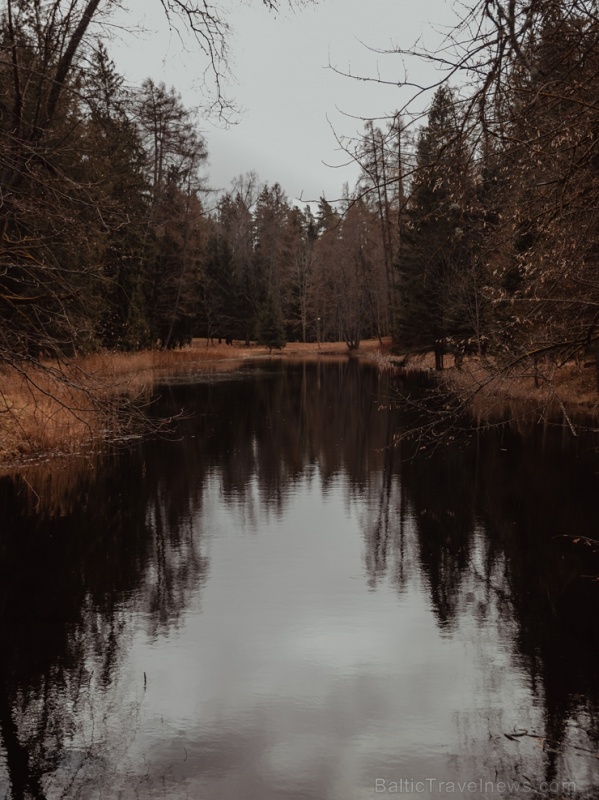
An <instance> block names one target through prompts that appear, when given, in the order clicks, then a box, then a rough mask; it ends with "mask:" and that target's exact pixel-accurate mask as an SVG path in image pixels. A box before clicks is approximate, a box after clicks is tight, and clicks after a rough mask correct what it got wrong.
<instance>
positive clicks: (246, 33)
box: [110, 0, 454, 203]
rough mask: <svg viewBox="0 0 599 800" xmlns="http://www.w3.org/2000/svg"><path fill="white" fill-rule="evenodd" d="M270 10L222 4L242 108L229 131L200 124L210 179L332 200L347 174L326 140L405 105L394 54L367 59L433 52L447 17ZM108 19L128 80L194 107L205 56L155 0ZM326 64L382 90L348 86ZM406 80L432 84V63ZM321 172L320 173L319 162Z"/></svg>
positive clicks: (358, 1)
mask: <svg viewBox="0 0 599 800" xmlns="http://www.w3.org/2000/svg"><path fill="white" fill-rule="evenodd" d="M284 3H285V0H281V4H282V9H281V11H280V12H279V13H277V14H273V13H272V12H269V11H267V10H266V9H265V8H264V6H263V5H262V3H261V2H260V0H252V2H250V1H249V0H248V1H247V2H242V0H223V2H222V3H221V4H219V7H223V8H224V9H225V12H226V14H227V19H228V22H229V25H230V26H231V28H232V34H231V36H230V38H229V46H230V54H231V58H230V61H231V70H232V73H233V75H234V78H235V81H234V82H231V83H230V84H229V85H228V86H226V87H225V89H226V93H227V94H228V96H230V97H231V98H232V99H233V100H234V101H235V102H236V103H237V105H238V106H239V107H240V108H241V109H242V110H241V113H240V114H239V115H237V120H238V121H237V124H235V125H232V126H229V127H228V128H226V127H224V126H222V125H220V126H219V125H218V124H216V122H215V121H210V120H208V119H207V118H206V117H204V118H202V120H201V128H202V131H203V133H204V135H205V137H206V139H207V143H208V151H209V159H210V163H209V166H208V176H209V180H210V184H211V185H212V186H213V187H215V188H229V187H230V184H231V181H232V180H233V179H234V178H235V177H236V176H238V175H239V174H241V173H244V172H247V171H250V170H255V171H256V172H257V173H258V175H259V177H260V178H261V180H262V181H265V182H268V183H269V184H272V183H274V182H275V181H278V182H279V183H280V184H281V186H282V187H283V190H284V191H285V192H286V194H287V195H288V196H289V198H290V199H291V200H292V202H297V203H301V202H302V201H303V202H307V201H314V200H318V198H319V197H320V196H321V195H322V194H325V195H326V197H327V198H328V199H330V200H334V199H336V198H338V197H339V196H340V194H341V188H342V186H343V183H344V182H346V181H347V182H348V183H349V185H350V188H351V187H352V186H353V184H354V183H355V181H356V178H357V174H358V173H357V169H356V167H355V166H350V167H342V166H340V165H343V164H344V163H346V161H347V157H346V156H345V155H344V153H343V152H341V151H340V150H339V146H338V144H337V142H336V138H335V137H336V135H337V136H341V137H347V136H354V135H356V134H358V133H359V132H360V130H361V129H362V126H363V122H362V121H361V119H360V118H362V117H384V116H385V115H389V114H392V113H393V112H394V110H395V109H396V108H398V107H399V106H400V105H401V104H402V103H403V102H404V101H405V99H406V94H405V91H406V90H402V89H399V88H398V87H397V85H393V83H394V82H396V81H399V80H402V77H403V75H404V65H403V64H402V59H401V57H400V56H398V55H396V54H390V55H389V54H380V53H374V52H372V50H369V48H375V49H378V50H388V49H393V48H394V47H397V46H400V47H408V46H409V45H410V44H412V43H413V42H414V41H415V40H416V39H417V38H419V37H424V41H425V42H426V43H428V44H429V45H433V44H434V43H435V42H436V41H438V40H439V39H440V37H441V35H442V31H443V30H444V29H445V28H446V26H448V25H450V24H451V23H452V21H453V20H454V13H453V11H452V9H451V5H450V4H449V3H446V2H443V0H418V1H417V2H414V0H368V2H365V0H320V2H318V3H317V4H316V5H313V6H308V7H305V8H301V9H297V10H296V11H295V12H292V11H289V9H288V8H287V7H286V6H285V5H284ZM124 5H125V6H126V11H125V9H124V10H123V11H122V12H119V14H118V16H116V17H113V22H114V23H115V24H116V25H122V26H123V29H122V30H120V29H119V28H116V27H115V28H114V32H115V35H114V38H113V41H112V44H111V46H110V52H111V54H112V56H113V58H114V59H115V61H116V63H117V66H118V68H119V70H120V71H121V72H122V73H123V74H125V76H126V77H127V80H128V81H129V82H130V83H133V84H135V83H141V81H142V80H143V79H144V78H146V77H152V78H153V79H154V81H155V82H160V81H164V82H165V83H166V84H167V86H175V87H176V89H177V90H178V91H179V92H180V93H181V95H182V97H183V100H184V103H185V104H186V105H187V106H193V107H196V106H202V105H205V104H206V102H207V99H208V98H207V91H206V89H205V87H204V86H203V80H202V76H203V73H204V71H205V68H206V59H205V57H204V56H203V55H202V54H201V53H200V52H199V51H198V48H197V45H196V46H195V47H194V43H193V41H192V40H191V39H186V40H184V41H183V42H182V40H181V37H180V36H179V35H177V33H176V32H173V31H170V30H169V27H168V25H167V24H165V21H164V15H163V13H162V10H161V6H160V2H159V0H125V2H124ZM329 65H333V66H334V67H337V68H338V69H339V70H341V71H346V72H352V73H353V74H355V75H360V76H365V77H373V78H376V76H377V75H379V76H380V77H381V78H383V79H384V80H387V81H390V82H391V83H392V85H386V86H385V85H380V84H377V83H373V82H361V81H356V80H351V79H350V78H346V77H343V76H341V75H338V74H336V73H335V72H334V71H333V70H332V69H330V68H329ZM408 69H409V77H410V79H411V80H413V81H416V82H431V81H432V80H435V77H437V78H438V77H439V76H438V75H437V76H435V74H434V73H432V72H431V69H430V67H429V68H427V67H425V66H424V65H419V64H416V63H412V64H410V65H408ZM327 165H330V166H327Z"/></svg>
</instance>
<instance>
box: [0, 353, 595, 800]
mask: <svg viewBox="0 0 599 800" xmlns="http://www.w3.org/2000/svg"><path fill="white" fill-rule="evenodd" d="M388 394H389V387H388V385H387V384H386V383H385V382H384V381H383V379H381V378H380V377H379V375H378V374H377V373H376V371H374V370H372V369H369V368H366V367H360V366H359V365H357V364H356V363H355V362H353V361H350V362H343V363H338V364H329V365H316V364H294V365H291V364H285V363H280V362H275V363H274V364H273V365H272V366H270V367H269V366H267V367H265V366H264V365H262V366H260V367H254V368H247V369H246V371H245V372H244V374H243V375H242V376H240V377H239V376H238V377H235V378H224V377H221V378H220V379H219V380H216V379H215V380H214V381H212V382H208V383H204V384H197V385H178V386H175V385H173V386H170V387H165V388H164V390H163V398H162V400H161V404H162V405H161V410H162V411H163V410H165V409H169V410H171V411H176V410H179V409H188V410H191V411H192V412H193V416H188V417H186V418H183V419H181V420H180V422H179V423H178V426H177V431H176V432H175V433H174V434H173V436H172V437H171V438H170V440H168V441H165V440H164V439H162V440H156V441H149V442H145V443H140V444H139V445H138V446H137V447H136V448H135V449H133V450H131V451H129V452H124V453H121V454H118V455H114V456H112V457H106V458H104V459H103V460H92V461H89V462H86V463H81V462H78V463H73V462H66V461H65V462H59V463H57V464H54V465H53V466H52V468H51V469H47V468H44V467H37V468H35V469H30V470H28V471H27V472H26V473H24V474H23V475H22V476H20V477H16V478H12V479H11V478H3V479H1V480H0V525H1V536H0V643H1V646H2V656H1V662H0V797H8V798H48V799H50V798H52V800H54V798H85V799H86V800H87V799H88V798H94V799H95V798H98V800H99V798H126V799H128V798H154V797H156V798H164V797H166V798H177V799H179V798H206V799H207V800H274V799H275V798H277V800H278V799H279V798H280V799H281V800H300V798H302V799H305V800H363V798H370V797H375V796H377V795H378V796H386V795H387V794H389V793H397V794H400V793H401V794H402V795H403V796H406V797H425V798H431V797H444V796H458V797H460V796H466V797H499V796H503V797H519V796H521V795H525V794H528V795H529V796H532V797H538V796H552V797H569V796H574V797H579V798H582V797H596V796H599V788H598V787H599V760H598V755H599V725H598V719H599V718H598V715H597V712H598V708H599V705H598V700H599V697H598V694H599V693H598V688H599V685H598V681H597V659H598V656H597V652H598V651H599V648H597V644H598V639H599V635H598V631H597V619H598V615H597V611H598V610H599V602H598V595H599V588H598V587H599V584H597V583H594V582H593V581H592V580H591V579H590V578H588V577H584V576H587V575H594V574H596V573H599V564H597V562H596V561H594V555H593V548H592V547H589V546H586V545H585V540H584V539H582V538H581V539H580V540H579V541H577V542H574V541H573V540H572V538H566V537H567V536H569V537H571V536H576V537H584V536H587V537H590V538H599V537H598V534H599V524H598V523H599V505H598V502H597V501H598V497H599V494H598V491H597V489H598V484H599V476H598V471H599V458H598V457H597V455H596V453H595V451H594V450H593V448H592V446H591V443H589V442H586V441H584V440H580V439H579V440H576V441H572V440H571V439H567V438H566V436H565V434H564V433H563V432H562V431H561V430H559V429H556V430H552V429H542V428H539V427H537V428H535V429H534V430H532V431H528V432H524V431H520V432H518V431H516V430H503V431H491V432H490V433H488V434H486V435H481V436H475V437H473V438H472V440H471V441H469V442H467V443H460V444H458V443H455V444H453V445H452V446H442V447H439V448H438V449H437V450H436V451H435V452H434V453H432V455H427V454H423V453H421V452H419V451H418V445H417V444H405V443H403V444H401V445H400V446H397V447H389V446H388V445H389V444H390V443H391V442H392V441H393V439H394V436H395V435H396V434H397V433H398V432H399V431H400V430H401V428H402V426H405V425H406V424H407V423H408V421H407V420H406V419H405V418H402V415H401V414H397V413H396V412H393V413H390V412H389V411H387V410H385V408H384V407H381V406H382V405H383V404H384V401H385V400H386V398H387V396H388ZM157 412H158V409H157ZM469 782H472V783H469ZM516 782H519V785H518V786H517V785H516ZM546 783H547V784H549V785H545V784H546Z"/></svg>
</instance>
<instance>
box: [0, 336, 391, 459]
mask: <svg viewBox="0 0 599 800" xmlns="http://www.w3.org/2000/svg"><path fill="white" fill-rule="evenodd" d="M389 345H390V343H389V341H387V342H386V347H387V349H388V347H389ZM380 351H381V348H380V344H379V342H378V341H367V342H364V343H363V344H362V346H361V348H360V351H359V355H360V356H366V357H370V358H372V357H376V355H377V354H378V353H380ZM347 353H348V350H347V346H346V345H345V344H344V343H343V342H334V343H326V344H322V345H320V347H319V346H318V345H317V344H301V343H294V344H289V345H287V347H286V348H285V349H284V350H282V351H273V353H270V352H269V350H268V348H266V347H259V346H256V345H252V346H251V347H245V346H244V345H241V344H236V345H233V346H230V345H226V344H220V345H219V344H217V343H216V344H214V345H213V344H210V345H207V343H206V340H205V339H195V340H194V341H193V343H192V344H191V345H190V346H189V347H186V348H182V349H180V350H172V351H156V350H146V351H141V352H139V353H118V352H107V351H105V352H101V353H96V354H93V355H89V356H85V357H82V358H78V359H75V360H73V361H70V362H61V363H59V362H56V361H46V362H44V363H42V364H41V365H39V366H34V365H30V366H27V367H23V368H22V369H21V370H16V369H10V370H8V369H5V370H3V371H2V370H0V464H4V465H7V464H8V465H11V464H14V463H16V462H22V461H25V460H27V459H32V458H39V457H40V456H41V455H44V454H61V453H75V452H79V451H81V450H82V449H89V446H90V445H93V444H96V443H99V442H103V441H105V440H106V439H109V438H114V437H116V436H118V433H119V430H120V425H121V421H122V420H121V419H120V417H119V411H120V406H121V403H120V400H119V398H123V397H127V398H129V399H131V398H134V399H135V398H143V397H144V396H147V394H148V393H149V391H150V390H151V388H152V386H153V385H154V384H155V383H156V381H158V380H164V379H165V378H167V377H169V376H176V375H181V374H188V373H202V372H213V371H218V372H223V371H230V370H235V369H236V368H237V367H238V366H239V363H240V362H241V361H244V360H247V359H254V358H265V357H269V358H273V357H274V358H277V357H283V358H290V357H298V358H310V357H314V358H320V357H323V356H337V357H340V356H344V357H345V356H346V355H347Z"/></svg>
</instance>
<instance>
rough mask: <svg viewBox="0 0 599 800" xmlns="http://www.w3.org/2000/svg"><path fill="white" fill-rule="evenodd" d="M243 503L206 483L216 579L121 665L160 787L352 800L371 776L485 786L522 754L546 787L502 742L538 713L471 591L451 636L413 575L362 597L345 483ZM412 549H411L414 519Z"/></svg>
mask: <svg viewBox="0 0 599 800" xmlns="http://www.w3.org/2000/svg"><path fill="white" fill-rule="evenodd" d="M395 480H398V479H397V478H396V479H395ZM256 492H257V489H256V487H255V486H254V487H253V492H252V494H253V495H255V493H256ZM247 505H248V506H249V505H252V501H251V499H249V498H248V500H247ZM253 506H254V515H255V516H254V518H253V521H252V522H249V521H248V515H247V514H244V513H243V510H242V508H241V507H239V506H236V505H235V504H232V505H226V504H224V503H222V502H221V501H220V487H219V484H218V480H217V476H216V475H213V476H212V478H211V480H210V481H209V482H208V483H207V486H206V502H205V506H204V514H203V518H202V521H201V528H202V530H203V531H204V532H205V534H204V535H205V536H206V541H207V549H206V552H207V555H208V557H209V562H210V575H209V579H208V580H207V582H206V584H205V585H204V587H203V589H202V591H201V595H200V594H197V595H196V597H195V599H194V602H193V603H192V604H191V607H190V608H189V610H188V611H187V613H186V614H185V616H184V620H183V622H182V624H181V626H180V628H179V629H178V630H176V631H173V632H171V633H170V635H168V636H167V637H166V638H162V637H158V638H156V639H155V640H154V641H148V640H147V637H146V636H145V635H144V633H143V632H142V631H141V630H140V631H138V633H137V635H136V637H135V640H134V644H133V647H132V650H131V654H130V657H129V664H128V669H129V670H130V672H131V674H132V675H136V676H137V680H138V681H139V680H140V678H139V676H140V675H142V673H143V672H144V671H145V672H146V674H147V691H146V694H145V696H144V699H143V704H142V709H141V716H142V725H141V728H140V732H139V733H138V735H137V738H136V740H135V744H134V748H135V750H136V751H137V752H139V753H144V754H145V758H146V759H147V763H148V768H149V772H150V774H151V775H152V776H153V779H154V780H157V779H158V778H159V777H160V776H162V775H165V776H168V778H169V780H171V781H175V782H176V783H178V782H179V781H182V780H184V781H185V784H186V785H187V787H188V789H189V791H190V792H191V793H192V794H194V795H196V796H197V792H199V791H200V790H201V792H202V796H206V797H210V798H234V797H240V796H243V797H252V798H253V797H256V798H260V797H262V798H269V797H272V798H275V797H281V796H283V797H310V798H312V797H313V798H346V799H347V798H349V800H351V799H352V798H356V800H357V798H361V797H364V796H369V794H370V792H373V789H374V780H375V778H376V777H381V778H386V779H387V780H398V779H399V778H400V777H403V778H429V777H434V778H438V779H447V780H449V779H454V780H458V779H459V780H466V779H468V780H469V779H471V778H476V779H478V778H481V777H482V778H485V779H488V780H494V779H495V765H496V764H497V763H499V764H500V762H498V761H497V757H499V759H501V758H502V757H503V754H506V755H507V756H508V757H509V756H510V754H512V753H518V752H520V751H522V750H526V751H528V754H529V757H528V758H527V770H528V773H527V774H529V775H530V774H531V772H532V773H533V774H534V773H535V772H536V773H537V774H538V775H539V776H540V775H541V774H542V759H541V754H540V753H539V754H538V755H537V756H536V757H535V758H534V759H533V761H532V763H531V759H530V752H531V751H532V750H534V747H531V746H530V742H527V743H526V744H524V746H523V747H522V746H521V745H520V744H515V745H514V747H512V748H511V749H510V747H509V746H506V744H507V740H506V739H505V737H504V736H503V733H504V732H509V731H510V730H513V729H514V728H517V727H526V728H528V729H529V730H533V729H535V730H536V729H539V728H540V726H541V712H540V710H539V709H537V708H535V706H534V703H533V701H532V699H531V695H530V692H529V689H528V687H527V683H526V677H525V676H524V675H523V674H521V673H520V672H519V671H518V670H517V669H515V668H514V666H513V662H512V660H511V658H510V652H509V648H508V646H507V645H506V644H505V643H504V642H502V641H501V640H498V639H497V635H498V632H497V629H493V628H492V627H491V629H488V628H487V629H484V628H480V627H479V626H478V624H477V622H476V617H475V607H476V602H475V593H474V592H472V593H471V597H470V601H471V604H472V612H471V613H467V614H465V615H462V616H461V617H460V622H459V625H458V628H457V630H456V631H455V632H454V633H453V634H452V635H447V634H442V633H441V632H440V630H439V626H438V624H437V621H436V619H435V616H434V614H433V612H432V609H431V605H430V600H429V596H428V591H427V587H426V585H425V581H424V579H423V577H422V576H421V575H420V574H419V573H418V572H413V573H412V574H411V576H410V580H409V585H408V587H407V591H404V592H403V593H402V594H398V592H397V589H396V588H395V587H394V585H393V582H392V581H391V580H387V581H385V582H384V583H383V584H382V585H379V587H378V589H377V590H376V591H372V590H369V588H368V585H367V582H366V581H365V579H364V561H363V557H364V554H363V549H364V540H363V537H362V531H361V528H360V524H359V517H360V513H359V510H358V508H357V507H356V505H355V504H354V503H353V502H352V503H348V499H347V488H346V487H345V486H344V485H343V482H342V480H341V479H338V480H337V481H336V482H335V484H334V485H333V486H332V487H330V489H329V490H328V491H327V493H326V496H324V495H323V494H322V492H321V490H320V487H319V484H318V481H312V482H311V485H310V487H308V486H305V485H303V484H301V483H300V484H299V485H297V486H296V488H295V491H294V492H293V494H292V497H291V498H290V502H289V504H288V506H287V507H286V509H285V512H284V515H283V517H279V516H277V515H275V514H270V515H268V514H264V511H263V509H262V508H261V506H260V502H259V501H258V500H257V499H255V502H254V503H253ZM194 524H196V525H197V526H198V529H199V526H200V523H199V521H195V523H194ZM406 539H407V548H408V550H410V549H414V548H415V547H416V545H415V537H414V530H413V523H412V520H411V519H410V518H408V519H407V522H406ZM408 557H409V556H408ZM488 624H489V623H488V622H487V625H488ZM494 741H495V745H494V744H493V742H494ZM491 764H493V768H492V773H493V774H492V775H489V770H490V769H491V766H490V765H491ZM500 766H501V765H500ZM510 767H511V768H513V764H510ZM500 777H501V776H500ZM506 777H510V778H511V777H515V776H514V775H510V776H506ZM540 779H541V778H540V777H539V780H540ZM171 788H172V787H171ZM242 790H243V793H242V794H241V795H240V794H239V792H240V791H242ZM181 791H182V792H183V786H181ZM182 796H184V794H182ZM420 796H422V795H420Z"/></svg>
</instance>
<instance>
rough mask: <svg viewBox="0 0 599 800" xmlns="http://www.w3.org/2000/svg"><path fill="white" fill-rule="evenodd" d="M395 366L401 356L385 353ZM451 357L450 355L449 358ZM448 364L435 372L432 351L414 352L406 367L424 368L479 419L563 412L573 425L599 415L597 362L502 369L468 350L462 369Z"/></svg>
mask: <svg viewBox="0 0 599 800" xmlns="http://www.w3.org/2000/svg"><path fill="white" fill-rule="evenodd" d="M385 360H386V361H387V362H388V363H390V364H392V365H393V366H394V368H395V370H396V371H397V372H401V371H403V370H404V369H406V366H398V365H399V364H402V363H404V360H403V359H401V358H399V357H392V356H391V357H386V359H385ZM447 361H449V359H446V362H447ZM451 362H452V363H451V366H449V365H447V364H446V368H445V369H444V370H443V371H442V372H435V369H434V367H435V359H434V354H433V353H427V354H425V355H418V356H412V357H410V358H409V359H408V361H407V368H408V369H409V370H413V371H416V372H418V371H426V372H429V373H430V374H433V375H435V377H436V378H437V379H438V380H439V381H440V382H441V385H444V386H445V387H447V389H448V390H449V391H450V392H451V393H452V395H454V396H455V397H456V398H457V400H458V401H459V403H460V405H461V406H462V407H463V408H464V409H467V410H468V412H469V413H471V414H472V415H473V416H474V417H475V419H477V420H478V421H479V422H481V423H485V422H490V423H493V422H497V421H500V420H505V419H510V418H515V417H520V416H522V415H528V414H535V415H537V416H545V415H546V416H550V417H552V418H555V417H561V418H562V419H563V420H564V422H566V424H568V425H570V427H571V428H572V429H574V428H575V426H576V425H577V424H588V422H589V421H592V420H594V419H596V418H597V417H598V416H599V391H598V389H597V373H596V370H595V368H594V365H588V364H584V363H576V362H574V361H571V362H568V363H566V364H564V365H561V366H559V367H558V366H557V365H555V364H551V363H545V364H541V365H537V367H536V369H533V370H526V369H513V370H512V371H511V372H509V371H507V370H502V369H500V368H499V366H498V365H497V364H495V363H494V362H493V361H492V359H487V358H479V357H477V356H467V357H465V358H464V361H463V363H462V366H461V368H460V369H458V368H457V367H455V366H454V365H453V359H452V360H451Z"/></svg>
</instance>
